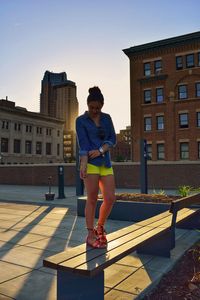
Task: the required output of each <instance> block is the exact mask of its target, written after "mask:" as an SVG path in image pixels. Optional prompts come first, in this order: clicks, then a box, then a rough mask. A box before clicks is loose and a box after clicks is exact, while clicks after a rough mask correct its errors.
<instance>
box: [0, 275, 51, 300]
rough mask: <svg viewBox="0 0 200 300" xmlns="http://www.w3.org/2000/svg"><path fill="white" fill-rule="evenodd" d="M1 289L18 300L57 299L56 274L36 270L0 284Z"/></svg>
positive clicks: (3, 292)
mask: <svg viewBox="0 0 200 300" xmlns="http://www.w3.org/2000/svg"><path fill="white" fill-rule="evenodd" d="M0 291H1V293H2V294H5V295H7V296H9V297H13V298H14V299H16V300H56V276H54V275H52V274H49V273H45V272H41V271H36V270H34V271H32V272H31V273H28V274H25V275H22V276H20V277H17V278H15V279H12V280H9V281H8V282H4V283H2V284H0Z"/></svg>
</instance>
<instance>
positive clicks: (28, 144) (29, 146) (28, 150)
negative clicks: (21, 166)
mask: <svg viewBox="0 0 200 300" xmlns="http://www.w3.org/2000/svg"><path fill="white" fill-rule="evenodd" d="M25 153H26V154H31V153H32V142H31V141H26V142H25Z"/></svg>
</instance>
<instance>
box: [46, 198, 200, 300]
mask: <svg viewBox="0 0 200 300" xmlns="http://www.w3.org/2000/svg"><path fill="white" fill-rule="evenodd" d="M199 202H200V194H195V195H191V196H188V197H185V198H181V199H178V200H175V201H172V203H171V207H170V210H169V211H166V212H164V213H161V214H159V215H156V216H154V217H151V218H149V219H147V220H144V221H141V222H138V223H135V224H133V225H130V226H128V227H125V228H122V229H120V230H117V231H115V232H113V233H110V234H108V235H107V239H108V246H107V249H93V248H91V247H87V246H86V244H82V245H80V246H77V247H74V248H71V249H67V250H65V251H63V252H61V253H58V254H56V255H53V256H51V257H48V258H46V259H44V261H43V264H44V266H45V267H48V268H52V269H56V270H57V299H58V300H65V299H70V300H72V299H74V300H77V299H83V300H85V299H87V300H90V299H92V300H93V299H95V300H99V299H104V269H105V268H107V267H108V266H110V265H112V264H113V263H115V262H117V261H118V260H120V259H122V258H123V257H125V256H126V255H128V254H130V253H131V252H133V251H134V250H136V251H137V252H138V253H145V254H151V255H158V256H165V257H170V250H171V249H173V248H174V247H175V227H180V228H188V229H194V228H200V209H199V208H200V207H192V208H190V207H189V206H190V205H192V204H197V203H199Z"/></svg>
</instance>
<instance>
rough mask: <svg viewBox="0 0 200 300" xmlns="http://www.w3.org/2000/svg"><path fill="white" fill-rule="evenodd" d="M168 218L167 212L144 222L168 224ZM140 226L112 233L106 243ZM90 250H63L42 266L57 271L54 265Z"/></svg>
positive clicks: (79, 247)
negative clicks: (158, 220)
mask: <svg viewBox="0 0 200 300" xmlns="http://www.w3.org/2000/svg"><path fill="white" fill-rule="evenodd" d="M169 216H171V213H169V212H168V211H167V212H164V213H161V214H160V216H159V217H158V216H153V217H151V218H149V219H148V221H146V224H149V225H150V224H151V223H154V222H155V220H156V219H162V220H165V218H167V220H166V222H168V218H169ZM155 224H156V223H155ZM141 226H143V223H142V222H138V223H136V224H133V225H130V226H128V227H126V228H122V229H119V230H117V231H115V232H113V233H110V234H108V235H107V239H108V242H110V241H112V240H113V239H116V238H117V237H119V232H120V236H122V235H125V234H127V232H130V231H134V230H138V229H139V227H141ZM155 226H157V225H155ZM92 250H93V249H92V248H91V249H88V248H87V247H86V244H82V245H80V246H77V247H75V248H70V249H67V250H64V251H63V252H60V253H58V254H54V255H52V256H50V257H47V258H45V260H44V266H45V267H49V268H55V269H57V267H56V265H58V264H61V263H62V262H64V261H67V260H68V259H71V258H73V257H76V256H78V255H81V254H84V253H85V252H86V251H92Z"/></svg>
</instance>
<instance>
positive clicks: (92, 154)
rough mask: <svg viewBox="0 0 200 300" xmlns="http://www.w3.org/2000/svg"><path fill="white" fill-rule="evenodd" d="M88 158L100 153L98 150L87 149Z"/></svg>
mask: <svg viewBox="0 0 200 300" xmlns="http://www.w3.org/2000/svg"><path fill="white" fill-rule="evenodd" d="M88 155H89V158H95V157H98V156H100V155H101V153H100V152H99V150H98V149H97V150H91V151H89V154H88Z"/></svg>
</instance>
